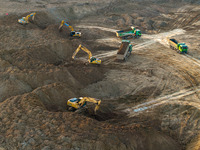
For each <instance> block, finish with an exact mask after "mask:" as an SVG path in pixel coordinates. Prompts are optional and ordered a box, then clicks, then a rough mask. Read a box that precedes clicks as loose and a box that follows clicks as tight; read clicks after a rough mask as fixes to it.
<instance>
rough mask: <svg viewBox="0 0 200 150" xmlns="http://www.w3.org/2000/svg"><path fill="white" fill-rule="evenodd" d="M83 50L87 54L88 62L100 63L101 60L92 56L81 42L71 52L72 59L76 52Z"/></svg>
mask: <svg viewBox="0 0 200 150" xmlns="http://www.w3.org/2000/svg"><path fill="white" fill-rule="evenodd" d="M80 50H83V51H84V52H86V53H87V54H88V62H89V63H91V64H101V60H99V59H97V58H95V57H92V53H91V51H90V50H88V49H87V48H86V47H84V46H82V45H81V44H80V45H79V46H78V48H77V49H76V51H75V52H74V53H73V55H72V59H75V56H76V55H77V53H78V52H79V51H80Z"/></svg>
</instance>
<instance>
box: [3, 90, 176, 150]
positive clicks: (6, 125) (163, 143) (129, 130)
mask: <svg viewBox="0 0 200 150" xmlns="http://www.w3.org/2000/svg"><path fill="white" fill-rule="evenodd" d="M44 88H45V87H44ZM38 90H39V89H38ZM40 96H41V97H40ZM43 98H44V97H43V96H42V95H37V94H35V92H33V93H30V94H25V95H22V96H17V97H13V98H10V99H7V100H6V101H4V102H3V103H1V105H0V107H1V109H4V111H2V112H1V113H0V118H1V124H0V127H1V137H0V138H1V140H0V142H1V146H2V147H6V148H10V149H13V148H19V149H20V148H22V149H30V148H31V149H42V148H45V147H48V148H49V149H55V148H56V149H63V148H67V149H73V148H84V149H124V148H125V149H133V148H134V149H141V150H143V149H144V150H145V149H147V148H148V147H152V149H154V150H157V149H163V150H164V149H168V148H170V149H173V150H176V149H179V147H178V146H177V144H176V143H175V142H174V141H173V140H171V139H170V138H169V137H167V136H163V135H162V134H160V133H157V132H155V131H152V130H151V129H139V128H137V127H136V126H135V127H134V126H132V127H119V126H116V125H111V124H106V123H100V122H97V121H95V120H94V119H90V118H86V117H84V116H80V115H77V114H74V113H70V112H62V113H60V112H48V111H47V110H46V109H45V106H44V105H43V104H42V103H41V101H40V100H41V99H43ZM12 111H15V113H12ZM7 115H9V117H7ZM74 118H75V120H74ZM77 120H78V121H77ZM91 130H92V131H93V132H91ZM110 131H111V132H110ZM88 133H89V136H88ZM96 133H101V134H96ZM113 133H114V134H113ZM13 134H14V136H15V139H13V138H12V137H13ZM55 135H59V136H55ZM86 135H87V138H86ZM125 137H126V138H125ZM127 137H128V138H127ZM135 137H137V138H135ZM141 137H142V138H141ZM94 139H98V140H95V141H94ZM152 139H153V141H154V142H156V143H157V144H153V145H151V144H150V145H151V146H150V145H148V144H147V143H149V141H152ZM77 141H78V142H77ZM86 141H87V142H86ZM91 141H93V144H92V143H91ZM104 141H106V142H104ZM141 142H142V143H144V144H142V145H141V144H139V143H141ZM36 143H37V144H36ZM169 143H170V144H169ZM6 145H9V147H7V146H6Z"/></svg>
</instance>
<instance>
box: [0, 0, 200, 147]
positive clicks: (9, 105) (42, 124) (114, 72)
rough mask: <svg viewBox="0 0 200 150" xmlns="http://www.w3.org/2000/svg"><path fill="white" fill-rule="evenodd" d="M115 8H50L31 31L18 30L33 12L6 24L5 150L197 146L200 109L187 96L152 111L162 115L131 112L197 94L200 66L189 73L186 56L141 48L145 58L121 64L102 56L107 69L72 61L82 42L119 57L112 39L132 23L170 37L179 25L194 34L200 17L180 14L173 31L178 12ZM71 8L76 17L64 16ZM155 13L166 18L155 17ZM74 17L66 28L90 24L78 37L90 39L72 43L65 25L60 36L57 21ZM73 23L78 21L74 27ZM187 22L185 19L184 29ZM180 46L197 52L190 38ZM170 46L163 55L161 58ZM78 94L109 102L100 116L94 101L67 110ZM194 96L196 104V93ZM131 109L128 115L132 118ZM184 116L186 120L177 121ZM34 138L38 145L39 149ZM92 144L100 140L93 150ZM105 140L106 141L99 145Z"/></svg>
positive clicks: (0, 50)
mask: <svg viewBox="0 0 200 150" xmlns="http://www.w3.org/2000/svg"><path fill="white" fill-rule="evenodd" d="M106 2H108V1H106ZM57 3H58V2H57ZM111 4H112V7H111V5H110V4H109V5H107V6H109V7H107V6H106V7H102V6H103V5H102V4H101V5H99V6H98V9H97V10H95V9H96V7H94V8H93V9H94V10H95V11H93V10H92V9H90V8H92V7H93V6H94V5H90V4H89V3H88V4H86V3H83V4H81V6H80V5H77V6H76V4H75V6H72V7H71V6H70V7H69V8H67V9H57V8H50V9H49V10H48V11H36V13H37V15H36V17H35V21H33V22H31V23H30V24H28V25H26V26H22V25H20V24H18V23H17V22H16V20H17V19H18V18H21V17H23V16H25V15H27V14H29V13H23V14H20V15H13V14H9V15H8V16H4V17H1V19H0V32H1V33H2V34H0V38H1V41H0V42H1V43H0V54H1V56H0V68H1V69H0V70H1V83H2V84H1V99H0V101H1V104H0V107H1V110H2V112H1V113H0V120H1V121H2V124H0V127H1V134H2V135H0V144H2V146H3V147H6V148H8V149H12V148H13V147H18V148H21V147H23V148H27V149H42V148H44V147H45V146H49V147H50V149H57V148H60V149H63V148H67V149H73V148H77V149H78V148H84V149H97V147H95V146H94V145H98V144H99V147H100V148H102V149H112V148H113V149H133V148H134V149H140V150H143V149H144V150H146V149H148V148H149V147H152V149H154V150H156V149H159V150H161V149H163V150H165V149H171V150H173V149H174V150H178V149H181V148H183V146H180V145H179V143H181V144H184V146H185V145H186V144H187V143H189V141H190V140H191V139H194V140H193V141H195V137H197V138H198V135H196V134H197V132H198V128H196V127H197V126H198V125H199V124H198V122H199V120H198V116H199V113H198V111H199V109H194V108H193V107H187V104H188V103H187V98H186V99H185V101H186V102H185V103H184V105H186V106H185V107H184V106H182V103H183V102H180V103H179V104H176V105H174V104H173V105H164V106H162V107H160V109H156V108H155V111H153V110H152V109H149V110H147V111H146V112H145V111H144V113H141V115H137V114H136V113H134V112H136V111H134V109H133V110H132V111H131V109H132V107H134V106H136V105H139V104H143V103H145V102H146V101H147V100H152V99H156V98H157V97H159V96H165V95H167V94H173V93H174V92H177V91H180V90H182V89H184V88H185V87H187V88H190V87H193V88H195V87H194V86H197V85H198V83H199V80H198V77H199V76H198V74H199V72H198V69H196V68H195V66H194V65H192V66H190V65H188V66H187V63H185V59H184V58H183V57H181V58H180V57H179V56H180V55H179V54H174V52H173V51H170V50H169V49H168V48H166V46H163V45H162V44H158V42H157V43H154V44H152V45H149V46H147V48H146V47H142V48H141V51H139V49H136V50H135V49H134V50H135V51H134V50H133V55H131V56H130V58H129V59H128V61H127V62H124V63H121V62H116V61H114V59H115V58H114V57H111V58H112V59H110V58H102V59H103V61H102V65H101V66H92V65H88V66H86V65H84V64H83V63H82V62H77V61H72V60H71V56H72V54H73V52H74V51H75V49H76V48H77V47H78V45H79V44H83V45H84V46H85V47H87V48H88V49H89V50H91V52H92V53H93V54H95V55H97V54H99V53H106V52H110V51H113V50H117V49H118V47H119V45H120V42H119V41H120V40H119V39H117V38H116V37H115V36H116V35H115V32H113V29H119V28H123V27H127V26H130V25H132V24H134V25H136V26H139V27H141V30H142V33H144V32H145V33H157V32H160V31H169V30H171V29H172V28H177V27H183V28H185V29H188V28H187V27H185V26H188V25H190V24H194V23H196V22H195V21H196V19H195V18H197V19H198V17H199V16H198V15H196V14H195V12H192V13H191V14H190V15H193V13H194V14H195V15H194V17H187V15H183V14H176V16H175V18H176V19H175V20H177V18H178V17H180V16H181V17H182V19H180V20H177V21H175V22H174V23H173V24H170V21H173V18H171V17H173V15H174V14H168V12H169V11H170V10H175V8H170V10H168V9H166V8H165V6H163V5H161V7H160V8H158V7H157V6H156V5H155V4H152V5H150V6H151V7H152V8H153V9H154V10H151V11H150V10H149V8H150V7H149V8H148V9H147V7H146V6H140V5H137V3H134V4H133V3H128V2H126V3H123V4H124V5H121V4H122V2H119V1H116V2H113V3H111ZM51 5H52V4H51ZM73 5H74V3H73ZM133 5H134V6H137V7H134V8H135V9H134V10H133V9H132V8H133V7H132V8H131V6H133ZM128 6H129V7H128ZM45 7H46V6H45ZM45 7H44V8H45ZM76 7H77V8H79V9H80V8H82V7H86V8H87V9H86V10H87V11H86V10H84V11H83V12H84V13H85V15H83V16H81V15H82V14H81V13H80V12H79V13H77V12H76V11H78V10H79V9H75V8H76ZM99 7H100V9H99ZM122 7H128V10H127V11H131V13H130V12H128V13H127V14H121V12H124V11H125V9H122ZM144 7H145V8H144ZM141 8H143V11H138V12H139V13H138V14H136V13H137V10H141ZM132 10H133V11H132ZM68 11H69V12H71V13H70V14H69V13H66V12H68ZM91 12H95V13H96V15H98V18H97V17H96V15H91ZM111 12H112V13H113V14H112V13H111ZM147 12H148V14H147ZM158 12H159V13H158ZM76 13H77V14H76ZM87 13H88V14H87ZM146 14H147V15H146ZM158 14H165V15H161V16H159V17H158ZM52 15H53V16H54V17H52ZM67 15H70V16H69V18H70V20H69V21H71V23H72V25H73V26H74V25H76V24H82V25H83V26H84V27H85V28H81V27H80V28H79V27H76V26H74V28H75V29H76V31H80V32H83V34H82V37H81V38H72V37H70V36H69V33H70V30H69V29H66V28H64V29H63V31H62V32H59V31H58V27H59V24H60V20H62V19H68V18H67V17H65V16H67ZM73 16H76V17H75V18H76V19H77V18H79V19H77V20H73V19H72V18H73ZM140 16H143V17H140ZM166 16H167V17H166ZM184 18H188V19H187V20H186V23H185V24H183V25H181V26H180V25H179V24H180V22H182V21H184ZM160 20H163V21H160ZM90 24H91V25H97V26H104V27H107V28H109V27H111V29H110V31H106V30H104V29H103V28H100V29H97V28H87V27H88V26H89V25H90ZM195 27H198V25H195ZM193 30H194V28H193V29H192V31H193ZM88 31H90V32H88ZM188 33H189V32H188ZM11 35H12V36H11ZM194 36H195V37H197V36H198V35H196V34H194ZM144 37H145V35H144ZM146 37H148V35H147V36H146ZM195 37H193V38H195ZM152 39H153V38H152ZM182 39H183V40H185V41H186V42H187V41H188V42H189V44H191V45H192V42H193V40H191V41H190V40H187V38H186V36H185V35H184V36H183V37H182ZM131 40H132V39H131ZM145 40H146V39H145ZM150 40H151V38H150ZM161 40H162V39H161ZM13 41H15V42H13ZM133 42H134V45H137V44H140V43H142V42H143V39H138V40H137V41H135V40H133ZM137 42H138V43H137ZM195 48H196V49H192V50H191V55H193V54H199V52H198V48H199V47H198V45H196V46H195ZM163 49H165V51H162V50H163ZM77 57H81V58H84V59H87V54H85V53H84V52H80V53H79V54H78V55H77ZM110 60H111V61H110ZM177 60H179V61H180V64H179V62H177ZM181 61H182V62H184V63H182V62H181ZM177 68H179V69H177ZM188 68H189V69H188ZM184 70H187V71H188V73H185V72H186V71H184ZM186 79H187V80H186ZM79 96H90V97H95V98H98V99H101V100H102V103H101V105H100V109H99V110H98V111H97V112H96V114H95V115H94V105H92V104H91V105H88V108H87V109H83V111H82V112H70V111H68V110H67V106H66V103H67V100H68V99H70V98H73V97H79ZM197 97H198V95H197ZM188 99H190V98H188ZM191 99H193V100H194V101H195V100H196V98H195V96H194V97H192V98H191ZM181 100H182V99H181ZM178 102H179V101H178ZM195 104H198V103H197V102H195ZM126 109H130V110H129V111H126V112H125V111H124V110H126ZM136 110H143V109H136ZM12 111H14V112H15V113H12ZM148 111H149V113H148ZM161 112H162V113H161ZM177 112H178V115H177ZM7 114H8V116H9V117H8V116H7ZM158 114H159V115H158ZM169 114H170V115H169ZM169 116H171V118H170V117H169ZM190 116H191V117H190ZM178 117H180V118H181V119H180V120H179V121H178V122H177V118H178ZM187 117H188V118H187ZM7 118H8V119H7ZM185 118H187V119H185ZM189 118H191V119H189ZM13 120H14V123H13ZM170 121H171V122H170ZM193 121H194V122H195V123H193ZM168 122H170V124H168ZM12 123H13V124H12ZM180 125H181V126H180ZM195 125H196V127H195ZM188 126H189V127H190V128H191V130H189V129H188ZM14 129H18V130H17V131H15V130H14ZM79 129H80V130H79ZM91 130H92V133H91ZM82 131H84V132H82ZM163 131H164V132H163ZM178 131H180V133H179V132H178ZM193 131H195V132H196V133H195V134H194V133H193ZM24 132H25V134H23V133H24ZM12 133H14V134H15V136H16V137H17V138H16V140H12V138H11V137H12V136H11V135H12ZM165 133H166V134H165ZM188 133H189V135H187V134H188ZM44 135H45V136H44ZM57 135H59V136H57ZM85 135H89V136H88V137H85V139H84V140H85V141H84V140H83V138H82V137H84V136H85ZM97 135H99V136H97ZM101 135H102V136H101ZM168 135H169V136H168ZM195 135H196V136H195ZM37 136H39V137H40V138H37ZM4 137H5V138H4ZM20 137H22V138H20ZM31 137H32V139H31ZM127 137H128V138H127ZM171 137H172V138H171ZM22 139H23V140H24V141H23V140H22ZM112 139H114V141H112ZM2 141H3V142H2ZM34 141H35V143H37V146H34V145H35V144H34ZM57 141H59V142H60V143H57ZM71 141H73V142H71ZM76 141H78V142H76ZM93 141H100V143H95V144H94V145H92V142H93ZM101 141H106V142H103V144H102V143H101ZM115 141H116V142H115ZM158 141H159V142H158ZM176 141H179V143H178V142H176ZM10 143H11V144H10ZM80 143H81V144H82V145H81V144H80ZM93 143H94V142H93ZM104 143H108V145H104ZM113 143H114V144H113ZM119 143H120V145H119ZM138 143H140V144H138ZM141 143H142V144H141ZM152 143H153V144H152ZM155 143H156V144H155ZM194 143H196V145H197V144H198V143H197V142H194ZM8 145H9V146H10V147H8ZM74 145H78V147H76V146H74ZM110 145H112V146H113V147H112V146H110ZM115 145H117V146H116V147H115ZM192 146H193V145H189V147H192ZM197 146H198V145H197ZM33 147H34V148H33ZM91 147H92V148H91Z"/></svg>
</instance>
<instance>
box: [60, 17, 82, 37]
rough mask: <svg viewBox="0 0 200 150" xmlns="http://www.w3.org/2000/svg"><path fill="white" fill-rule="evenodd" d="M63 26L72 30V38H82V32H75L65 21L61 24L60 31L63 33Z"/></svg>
mask: <svg viewBox="0 0 200 150" xmlns="http://www.w3.org/2000/svg"><path fill="white" fill-rule="evenodd" d="M63 25H66V26H67V27H69V28H70V29H71V32H70V36H74V37H81V32H75V31H74V28H73V27H72V26H70V25H69V24H67V23H66V22H65V21H64V20H62V21H61V24H60V26H59V31H62V27H63Z"/></svg>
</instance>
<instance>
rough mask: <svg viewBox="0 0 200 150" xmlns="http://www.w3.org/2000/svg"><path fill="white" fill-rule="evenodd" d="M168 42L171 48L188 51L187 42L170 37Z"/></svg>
mask: <svg viewBox="0 0 200 150" xmlns="http://www.w3.org/2000/svg"><path fill="white" fill-rule="evenodd" d="M168 42H169V45H170V48H171V49H173V50H176V51H177V52H178V53H187V51H188V47H187V45H186V44H185V43H179V42H178V41H177V40H175V39H169V38H168Z"/></svg>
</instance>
